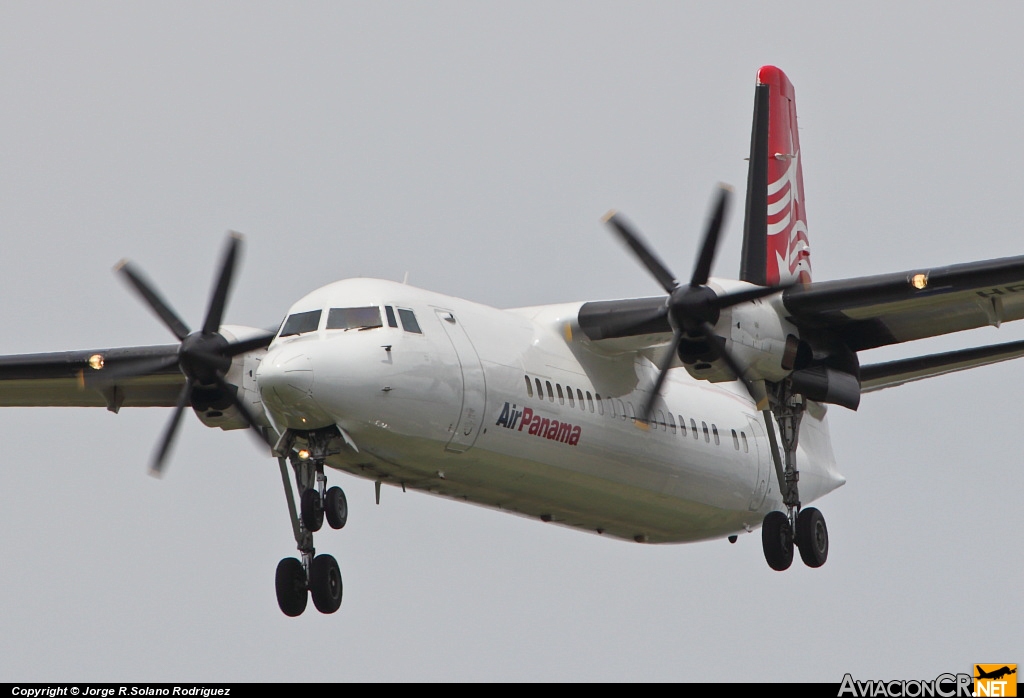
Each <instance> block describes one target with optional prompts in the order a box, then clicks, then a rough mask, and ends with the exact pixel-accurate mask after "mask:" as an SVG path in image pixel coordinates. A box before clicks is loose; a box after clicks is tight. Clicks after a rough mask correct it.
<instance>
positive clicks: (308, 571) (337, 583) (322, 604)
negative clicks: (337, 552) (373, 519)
mask: <svg viewBox="0 0 1024 698" xmlns="http://www.w3.org/2000/svg"><path fill="white" fill-rule="evenodd" d="M336 435H337V433H336V432H334V433H326V432H325V433H319V432H310V433H309V434H307V435H306V440H307V441H308V443H309V450H308V451H307V450H304V451H303V452H301V455H300V452H296V451H292V450H291V443H290V442H291V441H293V440H294V437H292V438H290V439H289V443H288V445H287V450H288V452H289V457H288V458H285V457H284V456H280V457H279V458H278V465H279V466H280V470H281V482H282V484H283V485H284V491H285V497H286V498H287V500H288V513H289V516H290V518H291V522H292V533H293V534H294V536H295V544H296V546H297V547H298V549H299V554H300V556H301V559H297V558H294V557H289V558H285V559H283V560H281V562H280V563H278V565H277V574H276V577H275V582H274V587H275V590H276V592H277V605H278V606H279V607H280V608H281V611H282V612H283V613H284V614H285V615H286V616H291V617H295V616H299V615H301V614H302V612H303V611H305V610H306V605H307V604H308V601H309V597H312V598H313V605H314V606H315V607H316V610H318V611H320V612H321V613H334V612H335V611H337V610H338V608H340V607H341V597H342V581H341V570H340V569H339V567H338V561H337V560H335V559H334V557H333V556H331V555H317V554H316V548H314V546H313V533H314V532H316V531H319V530H320V528H321V527H322V526H323V522H324V519H325V518H326V519H327V523H328V525H330V527H331V528H334V529H339V528H342V527H343V526H344V525H345V523H346V522H347V521H348V501H347V499H346V498H345V492H344V491H343V490H342V489H341V488H340V487H331V488H330V489H326V488H327V477H326V476H325V475H324V461H325V459H326V458H327V456H328V455H330V453H333V451H328V447H329V444H330V441H331V439H332V438H333V437H334V436H336ZM279 447H280V444H279ZM280 450H283V449H280V448H279V451H278V452H280ZM289 460H290V461H291V463H290V464H291V466H292V470H293V471H294V472H295V485H296V489H297V490H298V491H299V492H300V493H301V494H300V496H299V507H298V509H297V508H296V506H295V496H294V494H293V492H292V486H291V482H290V478H289V476H288V465H289V463H288V461H289Z"/></svg>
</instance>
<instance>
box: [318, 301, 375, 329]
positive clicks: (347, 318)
mask: <svg viewBox="0 0 1024 698" xmlns="http://www.w3.org/2000/svg"><path fill="white" fill-rule="evenodd" d="M374 327H383V323H381V320H380V308H379V307H378V306H376V305H372V306H369V307H366V308H331V309H330V311H329V312H328V313H327V329H329V330H355V329H359V330H370V329H373V328H374Z"/></svg>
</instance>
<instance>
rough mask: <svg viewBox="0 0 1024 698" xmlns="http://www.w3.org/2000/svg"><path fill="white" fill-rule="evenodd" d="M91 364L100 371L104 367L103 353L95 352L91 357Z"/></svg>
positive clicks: (91, 366)
mask: <svg viewBox="0 0 1024 698" xmlns="http://www.w3.org/2000/svg"><path fill="white" fill-rule="evenodd" d="M89 366H90V368H94V369H96V370H97V371H99V370H100V369H101V368H103V354H93V355H92V356H90V357H89Z"/></svg>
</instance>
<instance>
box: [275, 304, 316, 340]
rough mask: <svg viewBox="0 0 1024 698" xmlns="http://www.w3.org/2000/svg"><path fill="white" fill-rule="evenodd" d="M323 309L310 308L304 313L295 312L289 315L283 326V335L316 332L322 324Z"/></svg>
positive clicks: (289, 335)
mask: <svg viewBox="0 0 1024 698" xmlns="http://www.w3.org/2000/svg"><path fill="white" fill-rule="evenodd" d="M322 313H323V311H322V310H309V311H306V312H304V313H294V314H292V315H289V316H288V319H287V320H285V321H284V325H283V326H282V327H281V334H280V336H281V337H291V336H292V335H296V334H305V333H306V332H316V330H317V328H318V327H319V326H320V315H321V314H322Z"/></svg>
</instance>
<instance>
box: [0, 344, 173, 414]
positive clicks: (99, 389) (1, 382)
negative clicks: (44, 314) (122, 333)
mask: <svg viewBox="0 0 1024 698" xmlns="http://www.w3.org/2000/svg"><path fill="white" fill-rule="evenodd" d="M177 356H178V345H176V344H172V345H166V346H148V347H119V348H113V349H99V350H91V351H90V350H80V351H62V352H52V353H45V354H20V355H15V356H0V407H106V408H107V409H108V410H110V411H112V412H117V411H118V410H119V409H120V408H121V407H174V405H175V404H176V402H177V398H178V393H179V392H181V386H182V385H184V383H185V378H184V376H183V375H182V373H181V370H180V369H179V368H178V364H177ZM139 361H145V362H147V363H149V362H151V363H152V365H153V366H154V367H156V370H155V371H154V372H153V373H151V374H149V375H146V376H143V377H126V378H116V379H114V380H110V379H108V376H114V377H116V375H117V371H118V368H119V366H124V365H126V364H129V363H130V364H132V365H133V366H137V365H138V362H139Z"/></svg>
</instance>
